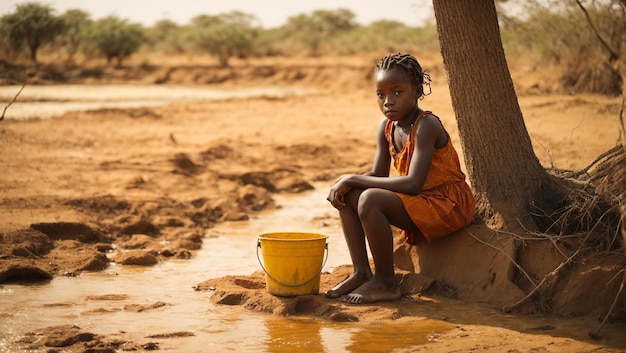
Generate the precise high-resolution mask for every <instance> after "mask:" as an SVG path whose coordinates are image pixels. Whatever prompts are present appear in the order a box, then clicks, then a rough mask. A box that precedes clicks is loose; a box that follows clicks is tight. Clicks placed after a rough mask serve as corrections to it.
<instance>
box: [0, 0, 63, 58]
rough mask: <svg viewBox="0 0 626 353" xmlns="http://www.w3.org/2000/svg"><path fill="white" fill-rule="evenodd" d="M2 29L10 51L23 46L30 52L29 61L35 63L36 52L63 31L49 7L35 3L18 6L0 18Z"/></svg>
mask: <svg viewBox="0 0 626 353" xmlns="http://www.w3.org/2000/svg"><path fill="white" fill-rule="evenodd" d="M1 21H2V22H3V27H4V28H5V30H6V31H7V32H8V36H9V44H10V46H11V49H12V50H19V48H20V47H22V46H23V45H25V46H26V47H27V48H28V49H29V50H30V59H31V60H32V61H33V62H37V51H38V50H39V48H40V47H41V46H42V45H43V44H45V43H49V42H51V41H53V40H54V39H55V38H56V37H57V36H58V35H59V34H61V33H62V31H63V29H64V22H63V20H62V19H61V18H59V17H57V16H55V14H54V9H52V7H50V6H49V5H43V4H39V3H35V2H28V3H24V4H19V5H17V6H16V7H15V12H13V13H10V14H8V15H5V16H3V17H2V19H1Z"/></svg>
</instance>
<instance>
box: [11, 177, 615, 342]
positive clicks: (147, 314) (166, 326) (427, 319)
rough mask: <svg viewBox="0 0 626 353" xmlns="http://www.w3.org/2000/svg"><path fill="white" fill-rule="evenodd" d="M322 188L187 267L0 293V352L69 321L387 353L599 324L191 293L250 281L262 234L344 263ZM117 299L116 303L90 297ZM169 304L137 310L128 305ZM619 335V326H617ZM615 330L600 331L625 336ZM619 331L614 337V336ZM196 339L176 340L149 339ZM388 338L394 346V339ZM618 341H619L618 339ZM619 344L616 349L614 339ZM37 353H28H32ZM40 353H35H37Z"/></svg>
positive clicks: (123, 335)
mask: <svg viewBox="0 0 626 353" xmlns="http://www.w3.org/2000/svg"><path fill="white" fill-rule="evenodd" d="M325 195H326V189H325V188H324V187H318V188H317V189H316V190H315V191H312V192H310V193H307V194H304V195H298V196H281V197H279V198H278V199H277V202H278V203H279V204H281V205H284V206H283V208H282V209H280V210H278V211H272V212H266V213H263V214H261V215H259V216H258V217H257V218H254V219H251V220H249V221H244V222H235V223H225V224H221V225H219V226H218V227H216V228H212V229H209V230H208V232H207V237H206V239H205V242H204V246H203V249H202V250H200V251H199V252H198V254H197V256H195V257H194V258H192V259H190V260H172V261H167V262H164V263H160V264H158V265H157V266H154V267H148V268H146V267H132V266H115V265H113V266H111V267H109V268H108V269H107V270H106V271H103V272H97V273H85V274H83V275H81V276H79V277H77V278H65V277H59V278H55V279H54V280H52V281H50V282H48V283H43V284H6V285H2V286H0V308H1V311H0V351H1V352H17V351H19V347H23V346H20V345H18V344H16V343H15V341H16V340H17V339H19V338H20V337H23V335H24V334H25V333H26V332H29V331H33V330H37V329H40V328H44V327H49V326H53V325H61V324H65V325H67V324H73V325H77V326H79V327H80V328H81V330H82V331H83V332H85V331H86V332H92V333H96V334H101V335H107V336H109V338H119V339H120V340H131V341H133V342H137V343H146V342H158V343H159V346H160V349H161V350H163V351H173V352H222V351H234V352H294V351H301V350H302V351H307V352H354V353H356V352H390V351H393V350H394V349H399V350H409V349H410V348H411V347H416V346H420V345H425V344H426V345H427V344H429V342H430V341H431V340H436V339H437V337H438V335H440V334H442V333H444V332H447V331H449V330H451V329H452V328H454V327H455V325H457V324H474V325H488V326H497V327H505V328H509V329H513V330H521V331H524V330H529V329H532V328H534V327H545V326H550V327H552V329H551V331H550V334H554V335H557V336H559V335H561V334H562V335H563V336H565V337H571V338H574V339H581V340H584V339H585V336H586V334H587V332H589V331H590V330H591V328H595V327H596V325H597V324H594V325H590V324H589V322H585V321H584V320H579V321H577V320H565V319H557V318H555V319H550V318H538V317H520V316H513V315H504V314H501V313H497V312H495V311H493V310H489V309H487V308H484V307H481V306H477V305H467V304H462V303H459V302H455V301H453V300H442V301H440V300H437V299H428V300H425V301H424V302H408V301H407V302H405V303H403V304H402V306H403V310H405V311H406V312H409V313H411V314H412V315H414V317H404V318H401V319H399V320H395V321H389V322H381V323H378V324H371V323H370V324H360V323H337V322H331V321H328V320H322V319H315V318H308V317H276V316H272V315H269V314H262V313H256V312H252V311H248V310H247V309H245V308H242V307H239V306H235V307H231V306H216V305H213V304H211V303H210V301H209V296H210V293H208V292H197V291H194V290H193V286H194V285H196V284H198V283H200V282H202V281H203V280H206V279H209V278H216V277H222V276H226V275H248V274H251V273H252V272H254V271H257V270H259V269H260V265H259V260H258V259H257V255H256V250H257V247H256V241H257V239H258V235H260V234H263V233H268V232H276V231H306V232H316V233H323V234H327V235H328V236H329V238H328V244H329V255H328V261H327V264H326V268H325V270H332V267H334V266H337V265H341V264H346V263H349V262H350V260H349V256H348V252H347V248H346V246H345V244H344V242H343V239H342V235H341V232H340V230H339V229H338V228H337V226H336V222H328V220H327V221H325V222H326V223H332V224H333V225H330V226H329V225H328V224H324V221H322V220H323V219H328V214H329V213H330V212H334V211H333V209H332V208H331V207H330V206H329V205H328V204H327V203H326V202H325V201H324V199H325ZM107 294H108V295H117V297H118V298H117V300H101V299H100V300H98V299H95V300H94V299H92V298H94V297H98V296H102V295H107ZM157 302H163V303H165V304H166V305H165V306H162V307H160V308H157V309H151V310H146V311H143V312H132V311H127V310H124V306H125V305H129V304H140V305H150V304H154V303H157ZM616 329H619V328H616ZM611 330H612V328H610V327H609V328H608V331H605V332H603V333H605V334H609V335H611V337H612V339H613V340H615V339H618V340H619V339H621V340H624V342H622V343H623V344H624V346H626V338H623V335H622V334H620V333H619V332H612V331H611ZM613 331H615V330H613ZM177 332H187V333H192V334H193V335H191V336H185V337H177V338H166V339H163V338H150V337H148V336H150V335H159V334H172V333H177ZM390 337H393V339H390ZM620 337H622V338H620ZM614 343H615V342H614ZM31 352H33V351H31ZM34 352H37V351H34Z"/></svg>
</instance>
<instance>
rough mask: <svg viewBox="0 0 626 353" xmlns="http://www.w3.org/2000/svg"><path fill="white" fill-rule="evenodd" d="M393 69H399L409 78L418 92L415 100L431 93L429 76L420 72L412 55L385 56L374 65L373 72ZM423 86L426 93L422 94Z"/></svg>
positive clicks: (419, 67) (420, 68)
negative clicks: (425, 87) (426, 90)
mask: <svg viewBox="0 0 626 353" xmlns="http://www.w3.org/2000/svg"><path fill="white" fill-rule="evenodd" d="M394 68H400V69H401V70H404V71H405V72H406V73H407V74H409V75H410V76H411V81H412V82H413V83H414V84H415V87H416V88H417V89H418V90H419V91H420V94H419V96H418V97H417V98H419V99H424V97H425V96H427V95H429V94H431V93H432V89H431V87H430V82H431V79H430V75H429V74H427V73H425V72H424V71H423V70H422V67H421V66H420V64H419V62H417V59H415V57H414V56H413V55H411V54H402V53H396V54H391V55H387V56H385V57H384V58H382V59H380V61H379V62H378V63H377V64H376V69H375V72H378V71H381V70H391V69H394ZM424 85H426V86H428V93H425V92H424Z"/></svg>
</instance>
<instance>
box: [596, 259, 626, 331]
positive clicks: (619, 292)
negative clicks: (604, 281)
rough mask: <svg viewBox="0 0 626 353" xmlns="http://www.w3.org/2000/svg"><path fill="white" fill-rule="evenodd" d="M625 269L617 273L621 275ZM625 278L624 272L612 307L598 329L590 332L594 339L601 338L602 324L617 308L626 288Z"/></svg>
mask: <svg viewBox="0 0 626 353" xmlns="http://www.w3.org/2000/svg"><path fill="white" fill-rule="evenodd" d="M624 271H626V270H624V269H622V270H621V271H619V272H618V273H617V275H619V274H620V273H624ZM617 275H616V276H617ZM613 278H615V277H613ZM624 280H626V274H624V276H623V277H622V283H621V284H620V285H619V289H618V290H617V294H616V295H615V299H613V304H611V307H610V308H609V311H608V312H607V313H606V315H605V316H604V319H603V320H602V322H601V323H600V326H598V328H597V329H596V331H595V332H589V337H591V338H593V339H596V340H597V339H600V338H601V337H600V329H602V326H604V323H605V322H606V320H607V319H608V318H609V316H610V315H611V313H612V312H613V309H614V308H615V304H616V303H617V299H619V296H620V294H622V290H623V289H624ZM609 282H610V281H609Z"/></svg>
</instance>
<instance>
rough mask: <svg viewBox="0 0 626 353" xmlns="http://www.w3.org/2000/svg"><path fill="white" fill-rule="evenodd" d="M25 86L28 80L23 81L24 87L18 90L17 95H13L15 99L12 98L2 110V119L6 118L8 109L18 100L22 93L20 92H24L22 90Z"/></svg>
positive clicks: (0, 117) (0, 119) (0, 118)
mask: <svg viewBox="0 0 626 353" xmlns="http://www.w3.org/2000/svg"><path fill="white" fill-rule="evenodd" d="M25 86H26V81H24V83H22V87H21V88H20V90H19V91H17V94H16V95H15V97H13V100H11V101H10V102H9V104H7V105H6V106H5V107H4V110H3V111H2V116H0V121H2V120H4V114H6V112H7V109H8V108H9V107H10V106H11V104H13V103H14V102H15V101H16V100H17V97H18V96H19V95H20V93H22V90H23V89H24V87H25Z"/></svg>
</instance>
